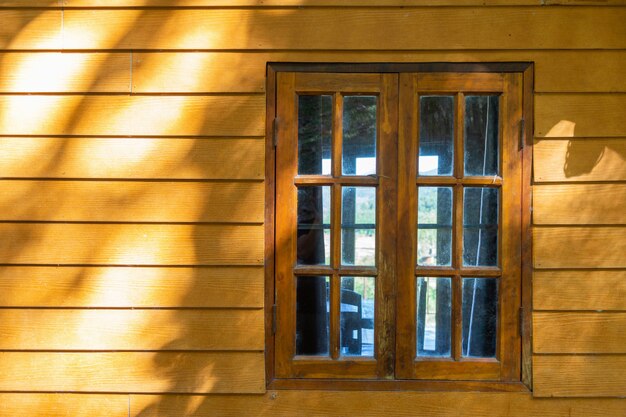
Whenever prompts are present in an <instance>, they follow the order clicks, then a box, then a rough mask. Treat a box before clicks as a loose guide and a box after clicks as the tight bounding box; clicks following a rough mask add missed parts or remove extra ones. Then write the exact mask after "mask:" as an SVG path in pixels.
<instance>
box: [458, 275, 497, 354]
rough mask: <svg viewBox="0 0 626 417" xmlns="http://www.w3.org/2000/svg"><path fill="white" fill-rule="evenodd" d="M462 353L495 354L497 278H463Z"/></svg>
mask: <svg viewBox="0 0 626 417" xmlns="http://www.w3.org/2000/svg"><path fill="white" fill-rule="evenodd" d="M462 308H463V312H462V314H463V356H471V357H475V358H476V357H478V358H493V357H495V356H496V335H497V325H498V280H497V279H495V278H463V307H462Z"/></svg>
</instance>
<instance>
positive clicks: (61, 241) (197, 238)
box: [0, 223, 263, 265]
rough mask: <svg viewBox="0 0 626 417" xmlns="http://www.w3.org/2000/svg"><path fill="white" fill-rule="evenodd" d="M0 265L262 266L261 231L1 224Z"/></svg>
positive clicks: (214, 227)
mask: <svg viewBox="0 0 626 417" xmlns="http://www.w3.org/2000/svg"><path fill="white" fill-rule="evenodd" d="M0 235H1V236H3V237H4V238H3V239H2V241H1V242H0V263H6V264H56V265H62V264H89V265H262V263H263V226H248V225H246V226H231V225H195V226H190V225H160V224H87V223H78V224H60V223H52V224H46V223H34V224H33V223H3V224H0Z"/></svg>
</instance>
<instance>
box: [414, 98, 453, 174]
mask: <svg viewBox="0 0 626 417" xmlns="http://www.w3.org/2000/svg"><path fill="white" fill-rule="evenodd" d="M418 143H419V155H418V161H417V162H418V163H417V167H418V174H419V175H452V173H453V171H452V167H453V166H454V97H452V96H421V97H420V117H419V142H418Z"/></svg>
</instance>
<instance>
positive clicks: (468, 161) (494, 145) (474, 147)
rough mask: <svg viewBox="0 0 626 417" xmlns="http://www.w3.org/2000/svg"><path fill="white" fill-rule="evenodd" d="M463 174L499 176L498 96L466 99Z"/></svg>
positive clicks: (468, 97)
mask: <svg viewBox="0 0 626 417" xmlns="http://www.w3.org/2000/svg"><path fill="white" fill-rule="evenodd" d="M464 143H465V151H464V161H465V162H464V165H463V166H464V167H465V175H497V174H498V160H499V153H498V147H499V146H498V96H466V97H465V138H464Z"/></svg>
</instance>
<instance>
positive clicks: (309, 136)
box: [298, 95, 333, 175]
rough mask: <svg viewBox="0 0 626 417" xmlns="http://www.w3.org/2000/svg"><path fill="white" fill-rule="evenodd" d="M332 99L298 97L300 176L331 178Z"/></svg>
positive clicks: (325, 96)
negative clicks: (329, 176)
mask: <svg viewBox="0 0 626 417" xmlns="http://www.w3.org/2000/svg"><path fill="white" fill-rule="evenodd" d="M332 120H333V99H332V96H329V95H321V96H320V95H317V96H299V97H298V174H300V175H304V174H308V175H330V165H331V164H330V154H331V137H332V129H333V122H332Z"/></svg>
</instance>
